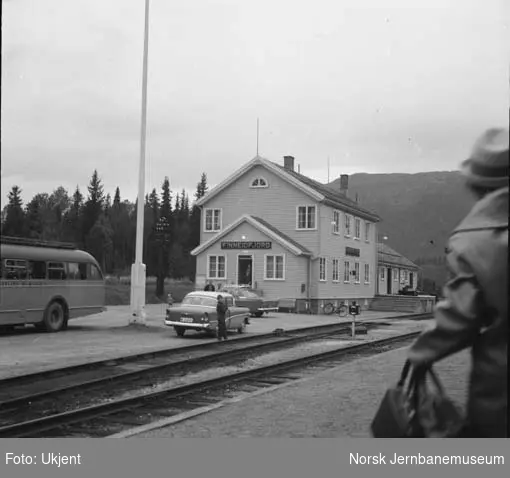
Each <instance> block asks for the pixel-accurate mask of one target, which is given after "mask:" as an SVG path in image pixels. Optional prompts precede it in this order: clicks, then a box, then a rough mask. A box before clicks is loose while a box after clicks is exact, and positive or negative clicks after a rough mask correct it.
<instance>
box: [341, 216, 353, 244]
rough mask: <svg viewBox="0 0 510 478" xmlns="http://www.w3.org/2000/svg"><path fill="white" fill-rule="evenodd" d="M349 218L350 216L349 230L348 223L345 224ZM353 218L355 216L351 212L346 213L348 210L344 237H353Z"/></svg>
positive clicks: (345, 217)
mask: <svg viewBox="0 0 510 478" xmlns="http://www.w3.org/2000/svg"><path fill="white" fill-rule="evenodd" d="M347 218H349V232H347V225H346V224H345V223H346V219H347ZM352 218H353V216H352V214H349V213H346V212H345V213H344V227H343V229H344V237H349V238H350V237H352V235H351V232H352V225H353V224H352Z"/></svg>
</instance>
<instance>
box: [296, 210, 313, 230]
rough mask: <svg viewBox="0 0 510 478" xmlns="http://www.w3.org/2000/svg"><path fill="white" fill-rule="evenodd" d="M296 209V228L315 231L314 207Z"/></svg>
mask: <svg viewBox="0 0 510 478" xmlns="http://www.w3.org/2000/svg"><path fill="white" fill-rule="evenodd" d="M297 209H298V210H297V228H298V229H315V214H316V208H315V206H298V208H297Z"/></svg>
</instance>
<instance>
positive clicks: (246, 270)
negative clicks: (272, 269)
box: [237, 256, 253, 286]
mask: <svg viewBox="0 0 510 478" xmlns="http://www.w3.org/2000/svg"><path fill="white" fill-rule="evenodd" d="M237 283H238V284H242V285H250V286H251V285H252V283H253V257H252V256H238V258H237Z"/></svg>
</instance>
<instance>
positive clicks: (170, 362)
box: [0, 314, 430, 423]
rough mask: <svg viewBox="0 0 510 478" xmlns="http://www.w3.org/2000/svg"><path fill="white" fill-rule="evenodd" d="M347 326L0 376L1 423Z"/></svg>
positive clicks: (371, 323)
mask: <svg viewBox="0 0 510 478" xmlns="http://www.w3.org/2000/svg"><path fill="white" fill-rule="evenodd" d="M410 317H412V318H413V319H414V320H423V319H426V318H429V317H430V314H423V315H414V316H410ZM403 318H406V316H404V317H403ZM386 320H388V319H386ZM382 324H384V322H379V321H367V322H363V321H360V322H359V325H365V326H367V327H368V328H372V327H374V326H378V325H382ZM347 327H349V325H348V324H346V323H333V324H328V325H319V326H312V327H306V328H302V329H295V330H291V331H288V332H285V333H284V335H283V336H279V337H278V336H275V335H274V334H273V333H268V334H259V335H254V336H243V337H238V338H236V339H234V340H231V341H229V342H224V343H222V344H221V345H220V346H219V344H217V343H216V341H214V342H207V343H203V342H202V343H200V344H196V345H191V346H185V347H179V348H171V349H168V348H167V349H162V350H157V351H152V352H147V353H142V354H134V355H129V356H125V357H120V358H117V359H113V360H111V359H109V360H100V361H96V362H89V363H87V364H81V365H76V366H69V367H63V368H60V369H56V370H49V371H44V372H38V373H32V374H28V375H22V376H17V377H11V378H7V379H4V380H0V423H1V422H2V421H1V413H2V410H6V409H12V408H18V409H19V408H22V407H24V406H27V405H29V404H31V403H33V402H34V401H36V400H41V399H45V398H46V399H48V398H50V397H52V396H55V397H59V396H61V395H62V394H63V393H68V392H71V391H73V390H75V391H79V390H93V389H95V388H98V387H101V386H103V385H105V384H108V385H110V386H111V385H113V384H114V383H117V382H120V381H125V380H127V379H131V380H136V379H137V378H140V377H148V375H153V374H159V373H163V372H164V371H165V369H172V370H174V371H176V370H177V371H178V370H180V369H182V368H187V369H189V368H191V367H193V366H194V365H202V364H203V363H204V361H207V362H211V361H214V360H221V359H224V358H226V357H232V358H234V357H235V356H236V355H238V354H245V353H247V352H249V351H250V350H251V351H253V352H254V353H257V352H261V351H263V350H264V349H266V350H267V349H271V348H275V347H280V348H284V347H286V346H288V347H290V346H292V345H295V344H297V343H299V342H302V341H307V340H317V339H320V338H321V337H327V336H329V335H331V334H334V333H343V332H345V330H346V328H347ZM202 366H203V365H202Z"/></svg>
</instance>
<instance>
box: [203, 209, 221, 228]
mask: <svg viewBox="0 0 510 478" xmlns="http://www.w3.org/2000/svg"><path fill="white" fill-rule="evenodd" d="M220 229H221V209H206V210H205V230H206V231H208V232H211V231H219V230H220Z"/></svg>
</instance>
